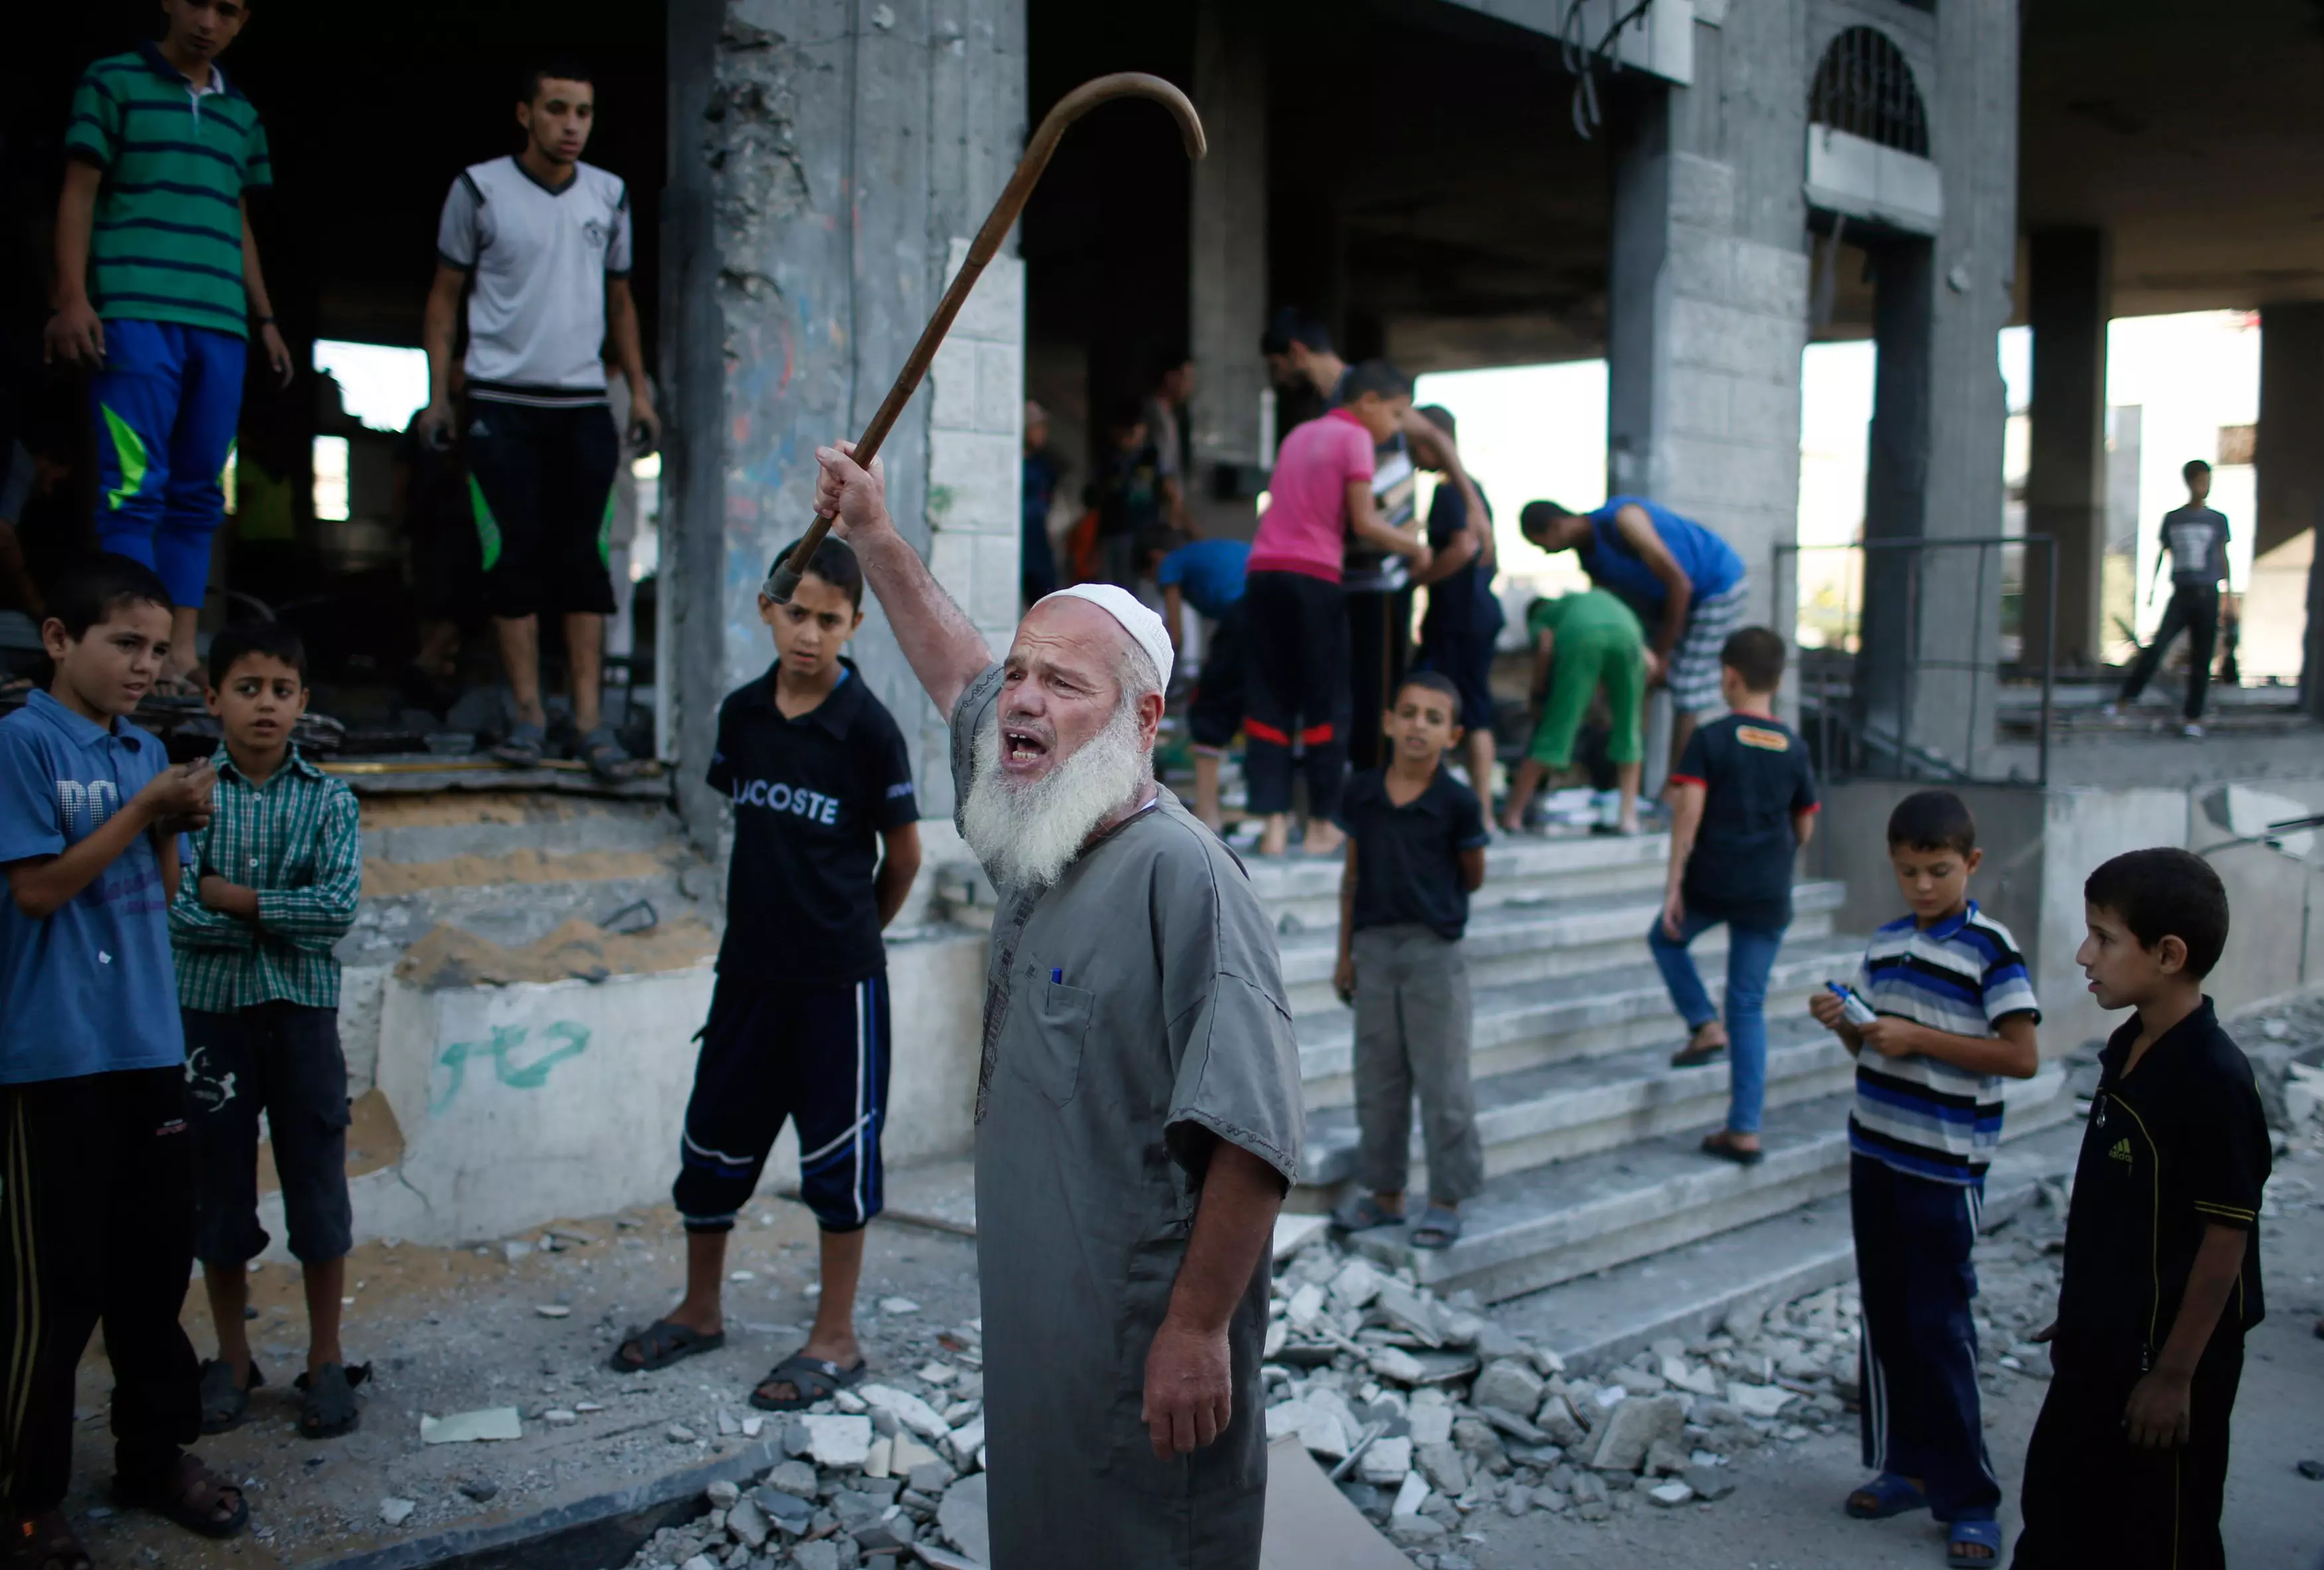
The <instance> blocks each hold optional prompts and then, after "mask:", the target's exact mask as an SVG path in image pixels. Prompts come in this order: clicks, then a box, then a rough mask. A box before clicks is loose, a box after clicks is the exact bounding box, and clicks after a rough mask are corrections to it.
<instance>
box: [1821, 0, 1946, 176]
mask: <svg viewBox="0 0 2324 1570" xmlns="http://www.w3.org/2000/svg"><path fill="white" fill-rule="evenodd" d="M1808 121H1809V123H1810V124H1811V125H1829V126H1831V128H1832V129H1833V130H1835V131H1845V132H1847V133H1848V134H1849V135H1851V136H1860V137H1862V138H1864V140H1866V141H1867V142H1870V143H1876V144H1877V145H1879V146H1882V147H1891V148H1894V149H1895V150H1896V151H1897V152H1909V153H1911V154H1913V156H1914V157H1915V158H1926V157H1928V155H1929V112H1928V110H1927V109H1926V107H1924V106H1923V104H1922V102H1921V89H1920V88H1918V87H1916V86H1915V85H1914V81H1913V68H1912V67H1911V66H1910V65H1909V64H1907V63H1906V62H1905V60H1904V52H1903V51H1901V50H1899V49H1898V48H1897V47H1896V46H1895V44H1894V43H1891V42H1889V41H1888V39H1887V36H1886V34H1884V33H1882V32H1880V31H1879V30H1878V29H1877V28H1871V27H1851V28H1849V29H1847V30H1846V31H1844V32H1841V33H1840V36H1839V37H1837V38H1835V39H1833V40H1832V41H1831V47H1830V48H1828V49H1826V50H1825V51H1823V59H1822V60H1821V62H1820V63H1818V65H1817V66H1816V74H1815V85H1814V86H1813V87H1812V88H1809V89H1808Z"/></svg>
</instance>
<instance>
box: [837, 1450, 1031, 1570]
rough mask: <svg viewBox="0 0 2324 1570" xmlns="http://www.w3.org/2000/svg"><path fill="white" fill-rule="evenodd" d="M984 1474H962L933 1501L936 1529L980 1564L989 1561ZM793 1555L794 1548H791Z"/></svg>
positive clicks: (947, 1540) (990, 1543) (989, 1523)
mask: <svg viewBox="0 0 2324 1570" xmlns="http://www.w3.org/2000/svg"><path fill="white" fill-rule="evenodd" d="M984 1488H985V1484H984V1474H983V1473H981V1472H980V1473H977V1474H976V1475H975V1476H973V1477H964V1478H963V1479H961V1480H960V1481H959V1482H955V1483H954V1484H953V1485H952V1486H951V1487H950V1488H948V1489H946V1490H945V1496H944V1498H943V1499H942V1500H940V1501H937V1504H936V1532H937V1535H939V1536H940V1537H942V1538H944V1540H945V1542H947V1543H950V1544H951V1545H952V1546H953V1547H955V1548H958V1549H959V1550H960V1551H961V1552H962V1553H964V1554H965V1555H967V1556H969V1557H970V1558H972V1559H973V1560H975V1561H976V1562H977V1563H978V1564H980V1565H990V1564H991V1563H992V1527H991V1521H990V1519H988V1517H987V1515H986V1513H985V1497H984ZM794 1555H796V1550H794Z"/></svg>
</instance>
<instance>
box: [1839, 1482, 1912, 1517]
mask: <svg viewBox="0 0 2324 1570" xmlns="http://www.w3.org/2000/svg"><path fill="white" fill-rule="evenodd" d="M1928 1508H1929V1494H1928V1491H1927V1490H1926V1489H1924V1488H1923V1487H1922V1486H1921V1485H1920V1484H1919V1483H1917V1482H1914V1481H1913V1480H1912V1479H1911V1478H1909V1477H1899V1476H1897V1475H1896V1474H1895V1473H1893V1472H1884V1473H1881V1474H1880V1475H1879V1476H1877V1477H1876V1478H1874V1479H1873V1480H1872V1481H1871V1482H1867V1483H1866V1484H1865V1485H1864V1486H1863V1487H1862V1488H1859V1489H1858V1490H1857V1491H1855V1492H1854V1493H1851V1494H1849V1496H1848V1505H1847V1510H1848V1513H1849V1515H1851V1516H1854V1517H1855V1518H1856V1519H1858V1520H1859V1521H1885V1520H1886V1519H1888V1518H1889V1517H1890V1516H1901V1515H1904V1514H1906V1513H1908V1512H1910V1511H1913V1510H1927V1509H1928Z"/></svg>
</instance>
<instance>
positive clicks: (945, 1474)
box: [904, 1458, 960, 1499]
mask: <svg viewBox="0 0 2324 1570" xmlns="http://www.w3.org/2000/svg"><path fill="white" fill-rule="evenodd" d="M959 1475H960V1473H957V1472H954V1470H953V1469H952V1467H951V1466H950V1465H949V1464H947V1463H945V1461H943V1460H942V1459H936V1458H932V1459H930V1460H927V1461H923V1462H921V1463H920V1464H918V1466H915V1467H913V1468H912V1471H911V1475H910V1476H909V1477H908V1478H907V1479H906V1481H905V1484H904V1486H905V1487H907V1488H908V1489H910V1490H911V1491H913V1492H914V1493H924V1494H926V1495H927V1496H928V1498H930V1499H940V1498H942V1497H943V1495H944V1491H945V1490H946V1489H948V1488H950V1487H951V1486H952V1483H953V1479H954V1478H956V1477H958V1476H959Z"/></svg>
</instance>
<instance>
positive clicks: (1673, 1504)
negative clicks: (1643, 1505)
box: [1646, 1482, 1694, 1510]
mask: <svg viewBox="0 0 2324 1570" xmlns="http://www.w3.org/2000/svg"><path fill="white" fill-rule="evenodd" d="M1646 1497H1647V1498H1648V1499H1650V1500H1652V1501H1654V1502H1655V1503H1656V1504H1657V1505H1660V1506H1661V1507H1662V1508H1663V1509H1665V1510H1673V1509H1675V1508H1677V1507H1678V1506H1680V1505H1683V1504H1685V1503H1686V1502H1687V1501H1690V1500H1692V1499H1693V1498H1694V1490H1692V1489H1691V1488H1689V1487H1687V1485H1686V1484H1684V1483H1683V1482H1665V1483H1657V1484H1656V1485H1655V1487H1653V1488H1650V1489H1648V1490H1646Z"/></svg>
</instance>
